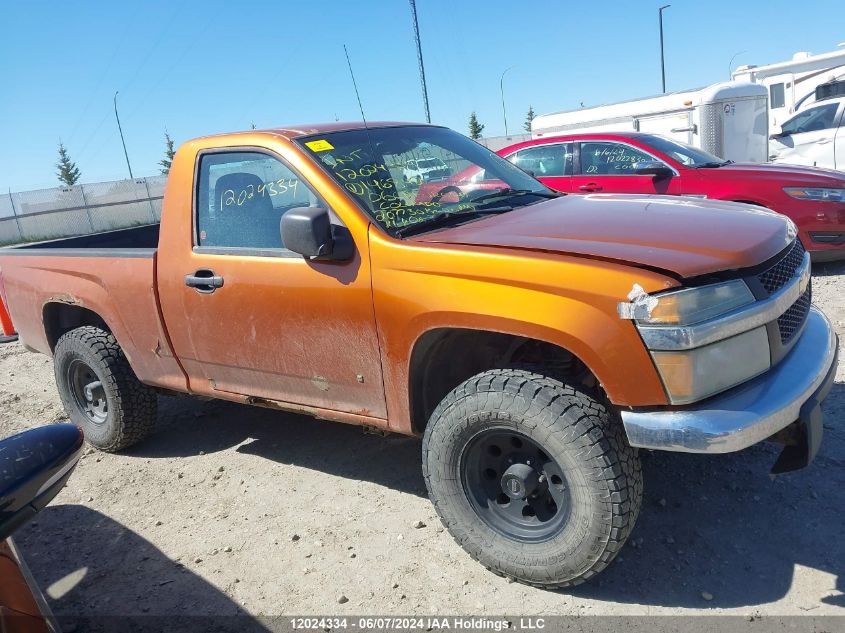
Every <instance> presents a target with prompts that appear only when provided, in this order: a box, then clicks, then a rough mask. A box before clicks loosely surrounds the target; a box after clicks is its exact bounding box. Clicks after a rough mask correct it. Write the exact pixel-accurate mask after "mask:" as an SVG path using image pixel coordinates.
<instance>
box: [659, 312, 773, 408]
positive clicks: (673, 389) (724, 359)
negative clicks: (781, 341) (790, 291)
mask: <svg viewBox="0 0 845 633" xmlns="http://www.w3.org/2000/svg"><path fill="white" fill-rule="evenodd" d="M651 356H652V358H653V359H654V364H655V365H656V366H657V371H658V372H659V373H660V378H661V379H662V380H663V386H664V387H665V388H666V393H667V394H668V395H669V400H670V402H671V403H672V404H688V403H690V402H695V401H697V400H702V399H704V398H707V397H708V396H712V395H713V394H716V393H719V392H720V391H724V390H725V389H729V388H730V387H733V386H735V385H738V384H740V383H742V382H745V381H746V380H749V379H751V378H754V377H755V376H759V375H760V374H762V373H763V372H764V371H766V370H767V369H768V368H769V366H770V364H771V360H770V356H769V337H768V335H767V334H766V327H765V326H763V327H758V328H757V329H755V330H750V331H748V332H744V333H743V334H739V335H737V336H733V337H731V338H726V339H724V340H721V341H719V342H718V343H712V344H710V345H705V346H704V347H698V348H696V349H691V350H687V351H683V352H656V351H655V352H651Z"/></svg>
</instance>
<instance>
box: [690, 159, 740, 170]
mask: <svg viewBox="0 0 845 633" xmlns="http://www.w3.org/2000/svg"><path fill="white" fill-rule="evenodd" d="M732 162H733V161H732V160H723V161H715V160H711V161H710V162H709V163H699V164H698V165H696V166H695V168H696V169H701V168H704V169H710V168H712V167H724V166H725V165H730V164H731V163H732Z"/></svg>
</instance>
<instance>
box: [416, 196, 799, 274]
mask: <svg viewBox="0 0 845 633" xmlns="http://www.w3.org/2000/svg"><path fill="white" fill-rule="evenodd" d="M793 237H794V235H793V234H792V233H791V230H790V225H789V221H788V220H787V219H786V218H785V217H783V216H781V215H779V214H776V213H773V212H771V211H767V210H765V209H760V208H756V207H752V206H750V205H744V204H736V203H732V202H723V201H718V200H704V199H698V198H681V197H677V196H647V195H620V194H596V195H589V196H565V197H562V198H558V199H555V200H549V201H547V202H542V203H537V204H533V205H530V206H527V207H522V208H519V209H516V210H514V211H510V212H508V213H503V214H501V215H496V216H491V217H487V218H484V219H483V220H478V221H474V222H470V223H468V224H464V225H461V226H456V227H452V228H447V229H441V230H437V231H432V232H430V233H424V234H422V235H417V236H414V237H411V238H409V240H410V241H414V242H428V243H439V244H463V245H471V246H488V247H499V248H512V249H525V250H535V251H546V252H555V253H562V254H571V255H579V256H586V257H596V258H601V259H609V260H616V261H620V262H624V263H628V264H634V265H639V266H644V267H649V268H658V269H661V270H665V271H669V272H671V273H674V274H675V275H676V276H679V277H695V276H698V275H703V274H707V273H713V272H718V271H724V270H732V269H738V268H747V267H749V266H754V265H757V264H760V263H762V262H764V261H765V260H767V259H769V258H771V257H774V256H775V255H777V254H778V253H779V252H780V251H781V250H783V249H784V248H785V247H786V246H787V245H788V244H789V243H790V242H791V240H792V239H793Z"/></svg>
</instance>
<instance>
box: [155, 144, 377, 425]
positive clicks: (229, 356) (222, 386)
mask: <svg viewBox="0 0 845 633" xmlns="http://www.w3.org/2000/svg"><path fill="white" fill-rule="evenodd" d="M198 160H199V165H198V169H197V172H196V173H197V176H196V178H197V183H196V190H195V196H194V198H195V201H194V208H193V221H194V228H193V234H194V235H193V240H194V243H193V246H192V245H191V244H189V243H184V246H183V247H182V248H174V247H172V246H170V248H168V250H167V251H166V253H164V254H161V257H162V258H163V259H162V261H161V262H160V264H159V265H160V273H159V285H160V288H161V304H162V311H163V313H164V318H165V323H167V325H168V327H169V333H170V336H171V340H172V343H173V348H174V353H175V354H176V356H177V357H178V358H179V359H180V361H181V362H182V365H183V367H184V368H185V370H186V372H187V373H188V376H189V379H190V382H191V388H192V390H193V391H195V392H199V393H210V394H216V395H222V394H220V392H227V393H235V394H242V395H245V396H250V397H254V398H257V399H268V400H276V401H283V402H289V403H295V404H301V405H306V406H312V407H319V408H324V409H331V410H338V411H346V412H351V411H355V412H359V413H360V414H362V415H368V416H372V417H377V418H386V417H387V414H386V408H385V402H384V390H383V385H382V376H381V360H380V357H379V351H378V350H379V344H378V340H377V336H376V325H375V314H374V312H373V302H372V296H371V286H370V271H369V258H368V256H367V253H366V251H365V250H363V249H366V240H365V239H360V238H356V236H355V235H353V239H354V240H355V242H356V253H355V255H354V257H353V258H352V259H351V260H350V261H345V262H329V261H326V262H314V261H308V260H306V259H304V258H303V257H302V256H300V255H298V254H296V253H293V252H292V251H290V250H287V249H285V246H284V244H282V239H281V232H280V228H279V225H280V220H281V217H282V216H283V215H284V213H285V212H286V211H287V210H288V209H291V208H293V207H301V206H315V205H320V206H324V207H325V206H327V205H326V203H325V202H324V201H322V200H321V199H320V198H319V197H318V196H317V195H316V194H315V193H314V192H313V190H312V189H311V188H310V187H309V186H308V184H307V183H306V181H305V180H304V179H302V178H301V177H300V176H299V175H298V174H297V173H296V172H295V171H293V169H292V168H290V167H289V166H288V165H287V164H286V163H285V162H283V161H282V160H281V158H280V157H278V156H277V155H275V154H272V153H269V152H266V151H263V150H259V149H255V148H246V149H235V150H227V151H219V150H214V151H207V152H201V153H200V155H199V159H198ZM337 221H338V222H339V220H337ZM186 232H187V231H186Z"/></svg>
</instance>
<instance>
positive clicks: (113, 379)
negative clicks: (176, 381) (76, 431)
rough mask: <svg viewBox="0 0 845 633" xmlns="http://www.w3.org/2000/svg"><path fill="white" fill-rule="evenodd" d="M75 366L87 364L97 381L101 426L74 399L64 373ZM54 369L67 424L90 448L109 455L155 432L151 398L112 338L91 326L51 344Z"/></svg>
mask: <svg viewBox="0 0 845 633" xmlns="http://www.w3.org/2000/svg"><path fill="white" fill-rule="evenodd" d="M74 361H81V362H82V363H84V364H85V365H87V366H88V367H89V368H90V369H91V370H92V371H93V372H94V374H96V377H97V378H98V379H99V381H100V382H102V389H103V391H104V393H105V398H106V403H107V406H108V412H107V417H106V419H105V421H104V422H103V423H101V424H95V422H94V421H93V420H91V419H89V417H88V416H86V414H85V413H84V411H82V409H81V408H80V406H79V404H78V403H77V400H76V398H75V396H74V395H73V386H72V384H71V380H69V378H68V368H69V367H70V365H71V363H73V362H74ZM53 369H54V372H55V376H56V386H57V387H58V390H59V396H60V397H61V399H62V404H63V405H64V408H65V411H66V412H67V414H68V416H69V417H70V421H71V422H73V423H74V424H76V425H78V426H79V427H80V428H81V429H82V431H83V433H84V434H85V439H86V441H87V442H88V443H89V444H91V445H92V446H93V447H95V448H97V449H99V450H101V451H105V452H107V453H114V452H117V451H120V450H123V449H125V448H128V447H130V446H132V445H133V444H137V443H138V442H140V441H141V440H143V439H144V438H146V437H147V436H148V435H149V434H150V433H152V431H153V430H154V428H155V423H156V417H157V413H158V398H157V396H156V393H155V392H154V391H153V390H152V389H150V388H149V387H147V386H145V385H144V384H142V383H141V382H140V381H139V380H138V378H137V376H135V372H133V371H132V368H131V367H130V366H129V361H128V360H127V359H126V355H125V354H124V353H123V350H122V349H121V348H120V345H118V343H117V341H116V340H115V338H114V336H113V335H112V334H111V333H109V332H106V331H104V330H101V329H99V328H96V327H92V326H84V327H80V328H77V329H75V330H71V331H70V332H68V333H67V334H65V335H64V336H62V337H61V338H60V339H59V341H58V343H57V344H56V349H55V351H54V353H53Z"/></svg>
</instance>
